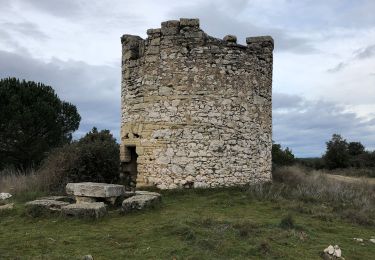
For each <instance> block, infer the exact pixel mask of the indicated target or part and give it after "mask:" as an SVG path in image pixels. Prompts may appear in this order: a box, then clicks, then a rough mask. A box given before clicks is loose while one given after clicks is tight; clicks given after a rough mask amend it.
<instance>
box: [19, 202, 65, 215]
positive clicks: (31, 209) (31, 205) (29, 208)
mask: <svg viewBox="0 0 375 260" xmlns="http://www.w3.org/2000/svg"><path fill="white" fill-rule="evenodd" d="M67 205H69V203H68V202H65V201H57V200H33V201H29V202H27V203H26V204H25V209H26V213H27V214H28V215H30V216H33V217H38V216H42V215H46V214H51V213H52V214H53V213H60V211H61V208H62V207H64V206H67Z"/></svg>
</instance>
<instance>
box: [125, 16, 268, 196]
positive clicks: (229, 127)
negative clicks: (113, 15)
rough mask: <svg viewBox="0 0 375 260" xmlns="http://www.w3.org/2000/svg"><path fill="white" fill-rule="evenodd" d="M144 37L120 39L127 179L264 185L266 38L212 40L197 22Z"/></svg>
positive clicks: (171, 24) (170, 25)
mask: <svg viewBox="0 0 375 260" xmlns="http://www.w3.org/2000/svg"><path fill="white" fill-rule="evenodd" d="M147 34H148V37H147V38H146V39H145V40H144V39H142V38H140V37H139V36H133V35H123V36H122V38H121V42H122V53H123V58H122V92H121V93H122V124H121V161H122V169H123V175H125V177H128V178H130V177H131V178H133V181H135V179H136V182H137V186H143V185H155V186H157V187H158V188H161V189H172V188H178V187H217V186H231V185H243V184H248V183H258V182H266V181H270V180H271V146H272V141H271V138H272V118H271V116H272V111H271V110H272V101H271V96H272V52H273V40H272V38H271V37H269V36H263V37H249V38H247V39H246V43H247V46H244V45H240V44H237V43H236V42H237V39H236V37H235V36H233V35H228V36H226V37H224V39H223V40H220V39H216V38H213V37H211V36H208V35H207V34H206V33H205V32H203V31H202V30H201V29H200V28H199V20H198V19H180V20H179V21H174V20H173V21H166V22H163V23H162V24H161V28H160V29H149V30H148V31H147ZM129 147H135V151H136V154H137V158H136V160H137V164H136V170H135V171H134V170H129V169H134V161H135V157H136V156H135V155H134V153H133V155H132V153H131V148H129ZM133 149H134V148H133ZM126 175H129V176H130V177H129V176H126Z"/></svg>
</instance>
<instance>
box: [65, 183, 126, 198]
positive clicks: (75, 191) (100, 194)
mask: <svg viewBox="0 0 375 260" xmlns="http://www.w3.org/2000/svg"><path fill="white" fill-rule="evenodd" d="M66 193H67V194H69V195H74V196H84V197H95V198H110V197H118V196H122V195H124V193H125V187H124V186H123V185H117V184H108V183H96V182H80V183H68V184H67V185H66Z"/></svg>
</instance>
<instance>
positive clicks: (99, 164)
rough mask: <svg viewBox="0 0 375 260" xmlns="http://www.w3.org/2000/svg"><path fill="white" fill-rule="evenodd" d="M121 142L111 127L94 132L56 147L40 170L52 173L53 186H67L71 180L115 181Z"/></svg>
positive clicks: (44, 172) (43, 172) (117, 175)
mask: <svg viewBox="0 0 375 260" xmlns="http://www.w3.org/2000/svg"><path fill="white" fill-rule="evenodd" d="M119 165H120V155H119V145H118V144H117V143H116V139H115V138H114V137H113V136H112V134H111V133H110V132H109V130H102V131H100V132H98V130H97V129H96V128H95V127H94V128H93V129H92V131H91V132H89V133H87V134H86V135H85V136H84V137H83V138H81V139H79V140H78V141H75V142H73V143H72V144H68V145H65V146H63V147H61V148H57V149H55V150H54V151H53V152H51V153H50V155H49V156H48V157H47V159H46V160H45V161H44V162H43V164H42V166H41V169H40V171H39V173H40V174H41V175H45V174H47V175H52V176H54V177H53V179H54V180H53V181H51V183H50V187H49V189H50V190H51V189H63V188H64V187H65V185H66V183H68V182H85V181H91V182H106V183H114V182H117V181H118V177H119Z"/></svg>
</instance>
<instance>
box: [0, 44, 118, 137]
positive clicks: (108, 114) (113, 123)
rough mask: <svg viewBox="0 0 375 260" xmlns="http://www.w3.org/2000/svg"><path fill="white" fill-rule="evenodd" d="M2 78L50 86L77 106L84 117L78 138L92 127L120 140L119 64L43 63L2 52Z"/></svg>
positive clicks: (53, 60)
mask: <svg viewBox="0 0 375 260" xmlns="http://www.w3.org/2000/svg"><path fill="white" fill-rule="evenodd" d="M0 77H1V78H4V77H17V78H20V79H26V80H32V81H38V82H42V83H44V84H47V85H51V86H52V87H53V88H54V89H55V90H56V92H57V94H58V95H59V96H60V98H61V99H63V100H66V101H68V102H71V103H73V104H74V105H76V106H77V108H78V111H79V113H80V114H81V116H82V122H81V126H80V129H79V130H78V132H77V133H76V134H75V136H80V135H81V134H83V133H85V132H87V131H89V130H90V129H91V128H92V127H93V126H97V127H98V128H100V129H103V128H107V129H110V130H111V132H112V133H113V134H114V135H115V136H116V137H118V134H119V126H120V123H119V122H120V65H119V66H118V67H110V66H93V65H89V64H86V63H84V62H79V61H61V60H58V59H52V60H51V61H50V62H43V61H41V60H37V59H34V58H32V57H30V56H28V55H19V54H15V53H11V52H5V51H0Z"/></svg>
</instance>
